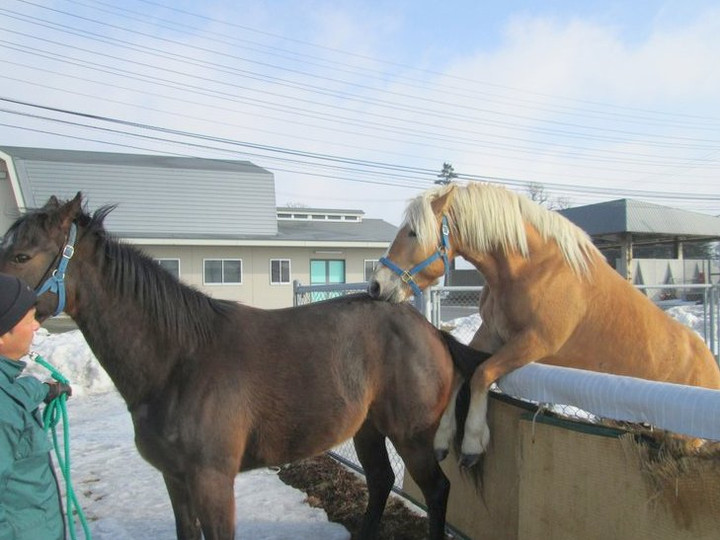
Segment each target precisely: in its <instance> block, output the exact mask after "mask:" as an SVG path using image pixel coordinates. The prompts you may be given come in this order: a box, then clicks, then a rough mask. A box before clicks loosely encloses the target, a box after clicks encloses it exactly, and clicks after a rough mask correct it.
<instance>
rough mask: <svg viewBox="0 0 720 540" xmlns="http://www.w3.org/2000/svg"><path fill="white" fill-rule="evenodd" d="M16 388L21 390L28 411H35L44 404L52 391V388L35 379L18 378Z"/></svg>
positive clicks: (21, 396) (28, 377)
mask: <svg viewBox="0 0 720 540" xmlns="http://www.w3.org/2000/svg"><path fill="white" fill-rule="evenodd" d="M15 387H16V388H17V389H18V390H20V391H21V392H19V394H20V395H19V396H18V397H20V399H22V400H23V404H24V405H25V408H26V409H27V410H28V411H34V410H35V409H37V408H38V407H39V406H40V404H41V403H42V402H43V400H44V399H45V397H46V396H47V395H48V392H49V391H50V387H49V386H48V385H47V384H45V383H43V382H40V381H39V380H38V379H36V378H35V377H30V376H27V377H18V378H17V379H16V380H15Z"/></svg>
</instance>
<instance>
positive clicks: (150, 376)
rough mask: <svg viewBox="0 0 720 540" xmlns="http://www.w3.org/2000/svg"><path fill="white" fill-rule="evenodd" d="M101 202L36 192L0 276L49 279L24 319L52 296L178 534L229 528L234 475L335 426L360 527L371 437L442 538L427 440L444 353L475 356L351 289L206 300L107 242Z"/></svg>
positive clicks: (11, 234)
mask: <svg viewBox="0 0 720 540" xmlns="http://www.w3.org/2000/svg"><path fill="white" fill-rule="evenodd" d="M111 209H112V207H104V208H101V209H99V210H98V211H96V212H95V214H94V215H93V216H90V215H88V214H87V213H86V212H85V211H83V209H82V204H81V195H80V194H79V193H78V195H77V196H76V197H75V199H73V200H71V201H69V202H67V203H64V204H61V203H59V202H58V201H57V199H55V198H54V197H53V198H51V199H50V201H49V202H48V203H47V204H46V206H45V207H44V208H42V209H40V210H36V211H33V212H29V213H27V214H26V215H24V216H22V217H20V218H19V219H18V220H17V221H16V222H15V223H14V224H13V225H12V227H11V228H10V229H9V230H8V232H7V233H6V235H5V237H4V239H3V244H2V251H1V252H0V271H2V272H8V273H11V274H15V275H17V276H20V277H22V278H24V279H25V280H26V281H27V282H28V283H30V284H32V285H34V286H38V287H41V284H42V283H43V282H46V283H48V284H49V285H48V286H45V287H42V288H40V290H41V291H45V290H46V289H49V292H44V293H43V294H41V295H40V298H39V300H38V305H37V312H38V316H39V318H41V319H42V318H46V317H48V316H49V315H50V314H52V313H53V312H57V311H59V310H61V309H62V307H63V306H64V310H65V312H66V313H67V314H68V315H70V316H71V317H72V318H73V319H74V320H75V322H76V323H77V325H78V327H79V328H80V330H81V331H82V333H83V335H84V336H85V339H86V340H87V342H88V344H89V345H90V347H91V348H92V350H93V352H94V353H95V356H96V357H97V358H98V360H99V361H100V363H101V364H102V366H103V367H104V368H105V370H106V371H107V372H108V374H109V375H110V377H111V378H112V380H113V382H114V383H115V386H116V387H117V389H118V391H119V392H120V394H121V395H122V397H123V398H124V399H125V401H126V402H127V406H128V409H129V411H130V414H131V416H132V420H133V424H134V428H135V441H136V445H137V448H138V450H139V452H140V454H141V455H142V456H143V457H144V458H145V459H146V460H147V461H148V462H150V463H151V464H152V465H153V466H155V467H156V468H158V469H159V470H160V471H161V472H162V474H163V477H164V480H165V483H166V486H167V490H168V493H169V495H170V499H171V501H172V506H173V511H174V514H175V520H176V528H177V536H178V538H182V539H198V538H200V535H201V531H202V534H203V535H204V537H205V538H206V539H208V540H210V539H228V538H232V537H233V536H234V531H235V515H234V514H235V512H234V510H235V504H234V501H233V482H234V477H235V475H236V474H237V473H238V472H239V471H244V470H249V469H253V468H257V467H263V466H268V465H279V464H283V463H287V462H290V461H295V460H298V459H301V458H305V457H308V456H312V455H315V454H318V453H320V452H322V451H325V450H327V449H328V448H331V447H333V446H334V445H336V444H338V443H340V442H342V441H344V440H346V439H348V438H350V437H354V442H355V447H356V450H357V454H358V457H359V459H360V462H361V463H362V465H363V467H364V468H365V470H366V473H367V484H368V491H369V502H368V507H367V512H366V514H365V517H364V521H363V525H362V531H361V536H362V537H363V538H374V537H377V535H378V532H379V521H380V518H381V516H382V512H383V509H384V506H385V502H386V499H387V496H388V494H389V491H390V489H391V487H392V484H393V478H394V476H393V472H392V469H391V467H390V463H389V460H388V455H387V451H386V449H385V439H386V437H387V438H389V439H390V440H391V441H392V443H393V444H394V445H395V448H396V449H397V451H398V453H399V454H400V456H401V457H402V458H403V460H404V461H405V465H406V468H407V471H408V472H409V473H410V475H411V476H412V477H413V479H414V480H415V481H416V482H417V484H418V485H419V486H420V488H421V490H422V493H423V495H424V497H425V501H426V503H427V506H428V514H429V525H430V529H431V531H430V536H431V538H434V539H439V538H442V537H443V535H444V525H445V508H446V502H447V496H448V491H449V482H448V480H447V478H446V477H445V475H444V474H443V472H442V471H441V469H440V467H439V465H438V463H437V460H436V458H435V455H434V452H433V440H432V439H433V436H434V434H435V431H436V428H437V426H438V423H439V421H440V417H441V415H442V413H443V410H444V409H445V408H446V406H447V404H448V400H449V399H450V396H451V395H452V393H453V389H452V384H453V379H454V366H453V360H454V359H458V360H465V361H468V362H470V363H471V364H472V363H477V361H478V360H479V359H482V358H486V357H487V356H488V355H481V354H480V353H478V352H477V351H473V350H472V349H470V348H469V347H465V346H463V345H461V344H459V343H457V342H455V341H454V340H452V338H451V337H449V336H446V335H444V334H442V333H441V332H440V331H438V330H437V329H435V328H434V327H433V326H432V325H430V324H429V323H428V322H427V321H425V319H424V318H423V317H422V316H421V315H420V314H419V313H417V312H416V311H415V310H414V309H413V308H412V307H409V306H391V305H390V304H388V303H385V302H377V301H374V300H372V299H370V298H369V297H367V296H366V295H361V296H359V297H358V296H356V297H344V298H339V299H336V300H333V301H330V302H326V303H318V304H311V305H307V306H302V307H298V308H291V309H281V310H262V309H255V308H252V307H247V306H242V305H239V304H236V303H234V302H227V301H219V300H213V299H212V298H209V297H207V296H205V295H204V294H202V293H200V292H199V291H197V290H194V289H192V288H190V287H187V286H185V285H182V284H181V283H179V282H178V281H177V280H176V279H175V278H174V277H172V276H171V275H170V274H169V273H167V272H166V271H165V270H163V269H162V268H161V267H160V266H159V265H158V264H157V263H156V262H155V261H153V260H152V259H151V258H149V257H147V256H146V255H144V254H142V253H141V252H140V251H138V250H137V249H135V248H134V247H132V246H129V245H125V244H122V243H119V242H118V241H116V240H114V239H113V238H112V237H110V236H109V235H108V234H107V233H106V231H105V229H104V227H103V221H104V219H105V217H106V215H107V213H108V212H109V211H110V210H111ZM48 277H50V279H49V280H48V281H45V280H46V278H48ZM54 293H55V294H54ZM58 303H59V304H62V305H60V306H57V307H56V304H58ZM451 355H452V357H451ZM472 368H473V369H474V365H472Z"/></svg>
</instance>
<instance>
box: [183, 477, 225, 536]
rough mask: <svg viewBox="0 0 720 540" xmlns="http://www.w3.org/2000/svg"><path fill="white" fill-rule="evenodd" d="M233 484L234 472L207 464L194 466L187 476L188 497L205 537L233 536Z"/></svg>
mask: <svg viewBox="0 0 720 540" xmlns="http://www.w3.org/2000/svg"><path fill="white" fill-rule="evenodd" d="M234 483H235V472H234V471H232V470H221V469H218V468H215V467H210V466H198V467H196V468H195V470H194V471H193V472H192V473H191V474H190V475H189V480H188V488H189V495H190V500H191V501H192V508H195V509H196V510H197V515H198V517H199V519H200V527H201V528H202V532H203V537H204V538H205V540H232V539H233V538H235V493H234V489H233V488H234Z"/></svg>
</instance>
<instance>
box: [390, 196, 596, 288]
mask: <svg viewBox="0 0 720 540" xmlns="http://www.w3.org/2000/svg"><path fill="white" fill-rule="evenodd" d="M445 195H448V197H449V202H448V204H447V207H446V211H445V214H446V215H447V216H448V219H449V221H450V228H451V230H452V231H453V234H454V235H456V236H457V238H458V239H459V241H460V242H461V243H462V244H463V245H465V246H467V247H468V249H471V250H474V251H479V252H482V253H485V252H488V251H490V250H493V249H497V248H500V249H502V251H503V253H508V252H509V251H517V252H519V253H520V254H522V255H523V256H524V257H527V256H528V254H529V253H528V244H527V237H526V235H525V226H524V225H525V223H526V222H527V223H529V224H530V225H532V226H533V227H534V228H535V229H537V231H538V232H539V233H540V235H541V236H542V238H543V239H544V240H550V239H552V240H555V242H556V243H557V245H558V246H559V247H560V251H562V253H563V256H564V257H565V260H566V261H567V263H568V264H569V265H570V267H571V268H572V269H573V271H575V272H576V273H577V274H581V275H584V274H587V273H588V272H589V270H590V263H591V260H592V259H591V254H592V253H599V252H598V250H597V248H596V247H595V246H594V245H593V243H592V241H591V240H590V237H589V236H588V235H587V234H586V233H585V231H583V230H582V229H580V228H579V227H578V226H576V225H575V224H574V223H572V222H571V221H570V220H568V219H567V218H565V217H564V216H562V215H560V214H558V213H557V212H553V211H550V210H547V209H546V208H543V207H542V206H540V205H539V204H537V203H535V202H534V201H531V200H530V199H528V198H527V197H523V196H522V195H518V194H517V193H514V192H512V191H510V190H507V189H505V188H503V187H500V186H495V185H492V184H481V183H471V184H467V185H461V184H455V183H453V184H449V185H447V186H442V187H439V188H433V189H430V190H427V191H426V192H424V193H422V194H421V195H419V196H418V197H416V198H415V199H413V200H412V201H411V202H410V204H409V205H408V207H407V209H406V210H405V219H404V223H405V224H406V225H408V226H409V227H410V228H411V229H413V230H414V231H415V233H416V234H417V238H418V241H419V242H420V243H421V244H422V245H424V246H425V247H428V248H430V247H432V246H435V245H437V243H438V241H439V238H440V227H439V225H438V221H437V220H436V218H435V215H434V212H433V209H432V206H431V204H432V202H433V201H435V200H436V199H438V198H441V197H443V196H445Z"/></svg>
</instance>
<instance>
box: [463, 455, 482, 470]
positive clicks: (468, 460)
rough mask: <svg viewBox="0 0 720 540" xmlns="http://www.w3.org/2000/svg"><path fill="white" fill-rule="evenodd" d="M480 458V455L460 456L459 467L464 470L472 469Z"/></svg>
mask: <svg viewBox="0 0 720 540" xmlns="http://www.w3.org/2000/svg"><path fill="white" fill-rule="evenodd" d="M480 456H481V454H462V455H461V456H460V466H461V467H465V468H466V469H469V468H470V467H474V466H475V465H477V462H478V461H480Z"/></svg>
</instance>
